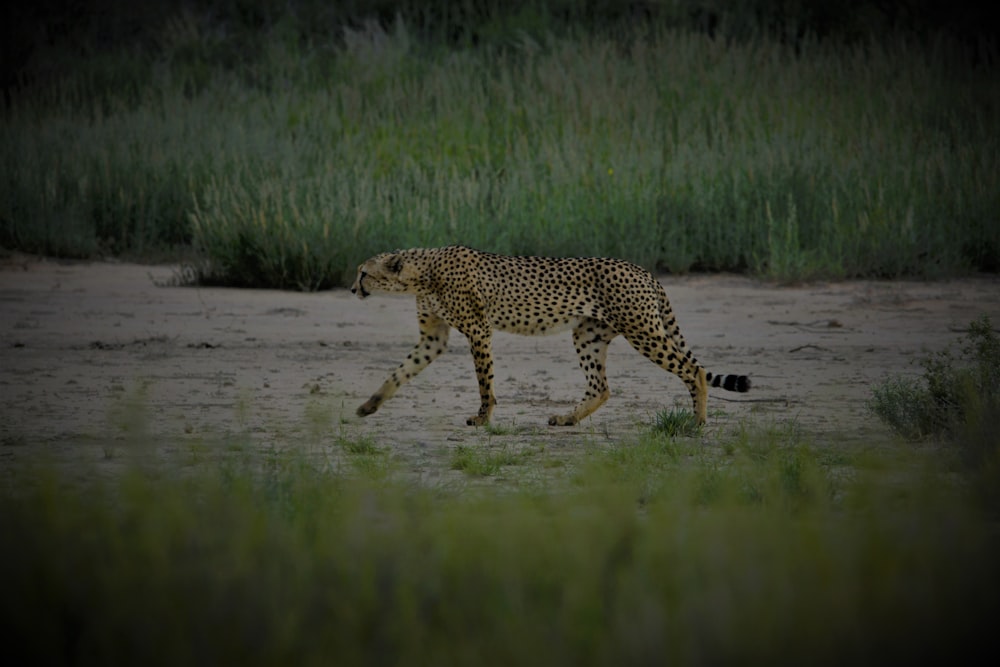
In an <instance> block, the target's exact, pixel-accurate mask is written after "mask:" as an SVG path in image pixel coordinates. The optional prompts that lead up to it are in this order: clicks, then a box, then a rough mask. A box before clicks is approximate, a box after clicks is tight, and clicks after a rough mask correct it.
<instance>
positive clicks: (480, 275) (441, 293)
mask: <svg viewBox="0 0 1000 667" xmlns="http://www.w3.org/2000/svg"><path fill="white" fill-rule="evenodd" d="M351 291H352V292H353V293H355V294H357V295H358V297H359V298H362V299H363V298H365V297H367V296H368V295H369V294H371V293H373V292H397V293H405V294H414V295H416V298H417V316H418V319H419V322H420V341H419V342H418V343H417V345H416V347H414V348H413V351H412V352H410V354H408V355H407V357H406V359H405V360H404V361H403V363H401V364H400V365H399V367H398V368H397V369H396V370H395V371H393V373H392V374H391V375H390V376H389V377H388V379H387V380H386V381H385V382H384V383H383V384H382V386H381V387H380V388H379V389H378V391H376V392H375V394H373V395H372V397H371V398H369V399H368V400H367V401H366V402H365V403H364V404H363V405H362V406H361V407H359V408H358V414H359V415H361V416H365V415H370V414H372V413H373V412H375V411H376V410H378V409H379V407H380V406H381V405H382V404H383V403H384V402H386V401H387V400H389V399H390V398H392V396H393V395H394V394H395V393H396V391H397V390H398V389H399V388H400V387H401V386H402V385H403V384H405V383H406V382H408V381H409V380H411V379H413V377H414V376H416V375H417V373H419V372H420V371H422V370H423V369H424V368H426V367H427V365H428V364H430V363H431V362H432V361H434V359H436V358H437V357H438V356H439V355H440V354H441V353H442V352H444V349H445V346H446V344H447V342H448V332H449V330H450V328H451V327H454V328H456V329H458V330H459V331H460V332H461V333H462V334H464V335H465V336H466V337H467V338H468V339H469V344H470V346H471V349H472V357H473V359H474V360H475V364H476V377H477V378H478V380H479V395H480V406H479V412H478V413H476V414H475V415H473V416H472V417H469V419H468V420H467V423H468V424H470V425H480V424H485V423H488V422H489V421H490V418H491V417H492V415H493V408H494V406H495V405H496V398H495V397H494V394H493V351H492V334H493V331H494V330H497V331H508V332H511V333H517V334H523V335H528V336H538V335H547V334H553V333H557V332H560V331H565V330H567V329H571V330H572V331H573V343H574V344H575V345H576V352H577V355H578V356H579V360H580V367H581V368H582V369H583V372H584V373H585V374H586V376H587V393H586V395H585V396H584V398H583V400H581V401H580V403H579V404H577V406H576V408H575V409H574V410H573V411H572V412H570V413H569V414H566V415H554V416H552V417H551V418H550V419H549V424H552V425H569V424H576V423H578V422H579V421H580V420H581V419H583V418H584V417H586V416H587V415H589V414H591V413H592V412H594V411H595V410H597V408H599V407H601V405H603V404H604V402H605V401H606V400H608V396H609V395H610V392H609V391H608V383H607V378H606V377H605V371H604V368H605V366H604V362H605V358H606V356H607V351H608V344H609V343H610V342H611V341H612V339H614V338H615V337H616V336H619V335H621V336H624V337H625V339H626V340H627V341H628V342H629V343H630V344H631V345H632V347H634V348H635V349H636V350H638V351H639V352H641V353H642V354H643V355H644V356H645V357H647V358H648V359H650V360H651V361H652V362H653V363H655V364H657V365H658V366H660V367H661V368H663V369H664V370H667V371H670V372H671V373H673V374H675V375H677V376H678V377H679V378H680V379H681V380H683V381H684V384H685V385H687V388H688V391H690V392H691V398H692V400H693V401H694V411H695V414H696V416H697V418H698V422H699V423H702V424H703V423H705V419H706V411H707V399H708V387H709V386H712V387H722V388H723V389H727V390H730V391H741V392H742V391H747V390H748V389H749V388H750V381H749V379H748V378H747V377H746V376H745V375H713V374H712V373H706V371H705V369H704V368H702V366H701V365H699V364H698V362H697V361H696V360H695V358H694V356H693V355H692V354H691V351H690V350H689V349H687V344H686V343H685V342H684V338H683V337H682V336H681V334H680V330H679V329H678V327H677V321H676V320H675V319H674V315H673V311H672V310H671V308H670V302H669V301H668V300H667V294H666V292H665V291H664V289H663V286H662V285H660V283H659V282H658V281H657V280H656V279H655V278H654V277H653V275H652V274H650V273H649V272H648V271H646V270H644V269H642V268H640V267H638V266H636V265H634V264H631V263H629V262H626V261H623V260H619V259H607V258H600V257H586V258H565V259H555V258H549V257H507V256H503V255H494V254H492V253H486V252H480V251H478V250H473V249H472V248H466V247H463V246H448V247H446V248H413V249H410V250H398V251H396V252H388V253H382V254H380V255H376V256H375V257H372V258H371V259H369V260H367V261H366V262H365V263H364V264H362V265H361V266H359V267H358V275H357V279H356V280H355V281H354V285H353V286H352V287H351Z"/></svg>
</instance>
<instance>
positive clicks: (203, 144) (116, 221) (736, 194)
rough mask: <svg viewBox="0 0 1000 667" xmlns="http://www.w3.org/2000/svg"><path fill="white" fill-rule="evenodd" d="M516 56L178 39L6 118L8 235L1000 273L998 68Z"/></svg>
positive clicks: (277, 37) (210, 35) (586, 51)
mask: <svg viewBox="0 0 1000 667" xmlns="http://www.w3.org/2000/svg"><path fill="white" fill-rule="evenodd" d="M513 35H514V36H512V37H510V38H508V39H506V40H504V41H502V42H500V43H498V44H497V43H495V44H492V45H489V46H483V47H481V48H472V47H467V48H458V47H453V48H446V47H444V46H443V44H441V43H436V42H428V41H426V40H422V39H419V38H418V37H416V36H414V35H413V34H411V32H410V30H409V28H408V25H407V23H406V22H405V21H404V20H402V19H397V20H396V21H395V22H392V23H390V24H388V25H387V27H385V28H383V27H381V26H380V24H378V23H374V22H371V23H367V24H363V25H361V26H360V27H354V28H345V29H343V30H342V31H338V32H337V33H336V34H330V35H329V36H328V40H327V41H324V40H322V39H321V38H320V37H318V36H317V35H316V34H313V35H312V39H311V40H310V41H305V42H303V41H302V40H299V39H295V38H293V37H294V36H292V37H290V36H289V35H288V34H287V32H283V31H282V30H280V29H278V28H275V29H273V30H271V31H270V32H268V33H267V34H263V35H261V40H260V43H259V44H258V46H257V48H258V49H259V52H255V59H254V61H253V63H252V64H249V65H247V66H246V67H243V68H229V69H223V68H217V67H215V66H213V65H212V61H211V59H209V58H207V57H202V56H199V55H198V54H199V53H201V51H204V50H206V49H208V50H211V45H212V43H213V42H212V40H213V39H219V38H218V36H217V33H216V32H213V31H212V26H211V25H206V24H204V23H202V22H200V20H199V19H198V17H197V16H192V15H182V17H181V18H179V19H175V20H172V21H167V22H165V25H164V27H163V29H162V35H161V36H160V42H159V43H160V44H161V51H160V52H159V53H160V55H159V58H158V59H157V60H156V61H155V62H154V63H153V64H152V65H150V67H149V73H148V76H147V79H146V80H144V81H143V82H142V85H141V86H140V87H139V89H138V92H135V93H130V94H129V95H127V96H124V95H123V96H122V97H121V98H118V97H115V96H114V95H113V94H112V95H110V99H109V96H108V95H107V94H106V91H104V90H103V89H100V92H101V94H100V95H99V94H98V92H99V89H98V88H97V85H96V84H94V83H92V82H89V81H82V82H81V81H79V80H70V81H69V82H68V83H66V84H64V85H63V86H61V87H60V86H57V85H52V86H49V87H39V88H38V89H27V90H25V91H24V94H23V95H22V96H20V97H17V98H15V99H14V100H12V101H11V102H10V103H9V104H8V105H7V106H6V108H5V109H4V113H3V125H2V127H0V157H2V161H0V165H2V167H0V169H2V170H3V178H0V242H2V243H3V244H4V245H7V246H12V247H16V248H21V249H24V250H31V251H39V252H47V253H56V254H65V255H92V254H94V253H98V252H121V251H133V252H142V251H143V250H144V249H147V248H150V247H157V246H162V245H178V244H180V245H184V244H188V243H190V244H192V245H193V246H194V248H196V250H197V252H198V256H199V258H200V259H199V261H197V262H195V269H196V274H197V275H198V277H199V278H200V279H201V280H203V281H206V282H221V283H227V284H237V285H268V286H279V287H297V288H302V289H319V288H324V287H329V286H332V285H342V284H346V283H347V282H348V281H349V280H350V275H351V273H352V271H353V267H354V266H356V265H357V263H358V262H359V261H361V260H362V259H364V258H365V257H366V256H368V255H371V254H374V253H375V252H378V251H382V250H385V249H388V248H394V247H406V246H417V245H428V246H429V245H440V244H449V243H464V244H468V245H473V246H476V247H479V248H482V249H487V250H491V251H496V252H503V253H531V254H555V255H614V256H619V257H624V258H628V259H630V260H633V261H635V262H637V263H639V264H642V265H644V266H646V267H648V268H661V269H667V270H670V271H676V272H683V271H689V270H693V269H709V270H738V271H752V272H755V273H758V274H761V275H766V276H771V277H776V278H801V277H811V276H826V277H849V276H886V277H891V276H901V275H916V276H935V275H945V274H954V273H961V272H964V271H967V270H970V269H988V270H995V269H996V267H997V266H998V265H1000V218H998V213H997V212H998V211H1000V164H998V156H1000V145H998V141H1000V140H998V137H1000V88H998V87H997V86H995V85H992V84H993V81H994V80H995V75H996V72H995V65H994V64H993V63H995V62H996V60H995V57H994V58H993V59H992V60H990V59H987V60H986V61H985V62H984V63H981V64H979V65H978V66H977V67H970V66H968V58H967V56H968V54H967V51H966V50H964V49H963V48H962V47H959V46H958V45H957V44H955V43H953V42H950V41H948V40H946V39H941V40H939V41H935V42H934V43H933V44H931V45H930V46H928V45H927V44H917V43H916V42H914V41H913V40H911V39H909V38H907V37H905V36H904V35H901V34H900V35H892V34H890V35H887V36H885V37H883V38H881V39H879V40H877V41H876V40H871V41H860V42H853V43H851V44H850V45H847V44H843V43H839V42H837V41H835V40H827V41H823V42H819V41H816V40H811V39H809V38H808V37H805V38H803V39H802V40H799V41H798V42H796V43H795V44H794V45H790V44H786V43H783V42H782V41H780V40H778V39H773V38H771V37H769V36H768V35H767V34H766V33H761V34H759V35H758V36H757V37H756V38H754V39H745V40H742V41H726V40H722V39H712V38H710V37H709V36H707V35H705V34H701V33H697V32H692V31H689V30H681V29H667V28H662V27H657V26H656V25H655V24H651V25H649V26H647V27H646V28H641V27H640V28H636V29H634V30H632V31H631V32H630V33H628V34H627V35H625V36H623V35H621V34H618V35H613V36H608V35H603V34H602V33H600V32H595V31H587V30H580V31H577V32H575V33H572V34H563V33H561V34H559V35H556V34H553V33H542V34H533V33H531V32H527V31H525V32H520V33H518V32H514V33H513ZM199 49H200V50H201V51H199ZM994 56H995V54H994ZM81 101H82V102H81Z"/></svg>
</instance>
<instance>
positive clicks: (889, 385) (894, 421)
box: [869, 315, 1000, 465]
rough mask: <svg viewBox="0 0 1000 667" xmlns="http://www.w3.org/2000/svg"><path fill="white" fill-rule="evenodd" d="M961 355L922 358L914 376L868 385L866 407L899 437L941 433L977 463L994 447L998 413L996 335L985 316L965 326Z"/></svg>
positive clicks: (998, 341) (999, 363)
mask: <svg viewBox="0 0 1000 667" xmlns="http://www.w3.org/2000/svg"><path fill="white" fill-rule="evenodd" d="M960 345H961V353H959V354H956V353H954V352H953V351H952V350H943V351H941V352H938V353H937V354H935V355H931V356H928V357H927V358H925V359H924V360H923V361H922V362H921V365H922V366H923V368H924V374H923V376H921V377H920V378H917V379H906V378H889V379H887V380H886V381H885V382H883V383H882V384H881V385H879V386H877V387H875V388H874V389H873V396H872V400H871V402H870V403H869V408H870V409H871V411H872V412H873V413H874V414H875V415H877V416H878V417H879V418H881V419H882V420H883V421H884V422H885V423H887V424H888V425H889V426H890V427H891V428H892V429H893V430H894V431H896V432H897V433H899V434H900V435H902V436H903V437H905V438H907V439H911V440H917V439H922V438H927V437H941V438H943V439H944V440H946V441H949V442H954V443H958V444H960V445H962V451H963V453H964V455H965V457H966V459H967V460H968V461H969V462H971V463H975V464H977V465H978V464H982V463H984V462H985V461H986V459H988V458H990V457H991V456H994V455H995V454H996V453H997V451H998V447H997V445H998V442H1000V439H998V438H997V436H996V435H995V431H993V428H992V424H994V423H995V421H996V419H997V418H998V417H1000V338H998V336H997V334H996V332H995V331H994V330H993V326H992V324H991V322H990V318H989V317H988V316H986V315H983V316H982V317H980V318H979V319H977V320H974V321H973V322H971V323H970V324H969V329H968V332H967V333H966V335H965V336H964V337H962V339H961V340H960Z"/></svg>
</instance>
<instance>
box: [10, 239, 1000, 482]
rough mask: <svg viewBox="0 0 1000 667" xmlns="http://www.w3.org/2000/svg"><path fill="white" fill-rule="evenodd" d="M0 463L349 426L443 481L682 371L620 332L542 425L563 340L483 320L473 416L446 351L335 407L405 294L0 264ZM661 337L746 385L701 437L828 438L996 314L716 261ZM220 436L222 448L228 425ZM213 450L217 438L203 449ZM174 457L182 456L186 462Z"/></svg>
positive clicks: (628, 410) (936, 293) (655, 399)
mask: <svg viewBox="0 0 1000 667" xmlns="http://www.w3.org/2000/svg"><path fill="white" fill-rule="evenodd" d="M0 264H2V265H0V398H2V408H0V410H2V411H0V468H2V467H7V468H8V471H10V470H13V469H16V468H17V467H18V465H19V464H23V463H26V462H30V461H33V460H37V459H38V458H39V457H41V458H46V459H54V460H56V461H60V462H64V463H66V464H69V465H74V464H76V463H82V462H91V463H93V464H94V465H96V466H98V467H100V466H101V465H113V464H114V462H115V461H116V460H118V458H119V457H117V455H116V451H117V448H125V447H127V446H128V443H129V442H131V441H134V440H139V439H141V440H143V441H146V442H148V443H152V445H153V446H152V447H151V448H149V449H147V450H144V451H147V454H148V455H150V456H155V457H158V458H161V459H162V458H168V459H169V458H170V457H182V458H183V457H187V458H188V459H191V460H194V459H192V452H199V451H200V452H204V451H205V450H206V449H208V450H210V449H211V447H212V446H213V444H212V443H225V442H227V438H231V436H238V437H239V438H242V440H240V442H243V443H244V445H243V446H244V447H245V446H246V443H248V442H249V443H250V446H251V447H256V446H258V445H259V446H260V447H262V448H267V447H278V448H289V447H291V448H295V447H302V448H314V449H315V448H320V449H323V448H325V449H327V450H329V451H332V450H333V449H335V448H336V447H337V442H338V439H343V438H347V439H353V440H357V439H362V438H370V439H371V440H372V441H373V442H374V443H376V444H377V445H379V446H382V447H385V448H388V449H389V450H390V451H391V455H392V457H393V459H394V460H395V461H397V462H398V463H399V464H400V466H401V468H403V469H405V470H409V471H412V472H413V473H416V474H417V475H418V476H419V477H421V478H423V479H425V480H429V481H434V480H440V479H447V478H449V476H451V477H454V476H455V475H459V476H460V473H456V472H454V471H450V470H449V469H450V466H449V460H450V456H451V452H452V450H453V449H454V448H455V447H456V446H458V445H463V444H464V445H471V446H486V447H498V446H503V447H529V446H530V447H536V448H544V449H545V450H546V451H547V452H548V453H549V454H550V455H553V456H572V455H573V453H574V452H581V451H584V450H586V449H587V448H593V447H601V446H603V445H604V444H605V443H607V442H608V441H609V440H610V439H613V440H616V441H617V440H621V439H623V438H626V439H627V438H628V436H629V435H630V434H634V433H637V432H638V431H639V430H640V429H642V428H644V426H645V425H646V424H648V423H649V422H650V421H651V420H652V419H653V417H654V416H655V414H656V412H657V411H659V410H661V409H663V408H665V407H672V406H675V405H677V406H682V407H690V403H689V398H688V395H687V391H686V390H685V388H684V385H683V384H682V383H681V382H680V381H679V380H678V379H677V378H675V377H673V376H670V375H667V374H665V373H664V372H663V371H662V370H660V369H659V368H657V367H655V366H654V365H653V364H651V363H649V362H648V361H647V360H646V359H644V358H643V357H641V356H640V355H639V354H637V353H636V352H635V351H633V350H632V349H631V348H630V347H629V345H628V344H627V343H626V342H624V340H622V339H621V338H619V339H617V340H615V342H614V343H613V344H612V346H611V349H610V351H609V354H608V364H607V365H608V379H609V382H610V384H611V389H612V397H611V399H610V400H609V401H608V402H607V403H606V404H605V405H604V407H602V408H601V409H600V410H598V411H597V412H596V413H595V414H594V415H593V416H592V417H590V418H589V419H587V420H585V422H584V423H582V424H580V425H578V426H576V427H570V428H566V427H550V426H547V425H546V422H547V419H548V416H549V415H550V414H554V413H558V412H567V411H569V410H570V409H571V407H572V405H573V404H575V402H576V401H577V400H578V399H579V398H580V397H581V394H582V392H583V390H584V385H583V376H582V373H581V371H580V369H579V368H578V367H577V364H576V359H575V353H574V351H573V346H572V342H571V340H570V337H569V334H568V333H565V334H560V335H557V336H552V337H544V338H526V337H517V336H511V335H507V334H497V335H496V337H495V339H494V353H495V356H496V393H497V400H498V405H497V408H496V412H495V414H494V421H495V423H496V424H498V425H499V426H501V427H503V431H502V432H501V433H499V434H497V433H494V434H490V433H488V432H487V431H486V430H485V429H475V428H473V427H469V426H466V425H465V419H466V417H468V416H469V415H471V414H473V413H474V412H475V411H476V409H477V404H478V395H477V392H476V383H475V376H474V373H473V365H472V359H471V356H470V355H469V352H468V346H467V344H466V341H465V340H464V338H463V337H462V336H461V335H460V334H458V333H457V332H452V337H451V340H450V345H449V350H448V352H447V353H446V354H445V355H443V356H442V357H441V358H440V359H438V360H437V361H436V362H435V363H434V364H432V365H431V366H430V367H429V368H428V369H427V370H426V371H424V372H423V374H421V375H420V376H419V377H418V378H416V379H415V380H414V381H413V382H411V383H410V384H409V385H407V386H406V387H404V388H403V389H402V390H400V392H399V393H398V394H397V395H396V397H395V398H394V399H392V400H391V401H389V402H388V403H386V404H385V406H383V408H382V409H381V410H380V411H379V412H378V413H376V414H374V415H372V416H370V417H367V418H364V419H362V418H359V417H357V416H355V413H354V410H355V409H356V408H357V406H358V405H360V404H361V403H362V402H364V400H365V399H366V398H367V397H368V396H369V395H370V394H371V393H372V392H373V391H374V390H375V389H376V388H377V387H378V386H379V384H380V383H381V382H382V381H383V379H384V378H385V376H386V375H387V374H388V373H389V372H390V371H391V370H392V369H393V368H394V367H395V365H396V364H397V363H398V362H400V361H401V360H402V359H403V357H405V356H406V354H407V353H408V352H409V350H410V348H411V346H412V345H413V343H414V342H415V341H416V338H417V331H416V322H415V316H414V303H413V299H412V297H387V296H378V295H376V296H374V297H372V298H370V299H368V300H366V301H364V302H362V301H360V300H358V299H357V298H355V297H354V296H353V295H351V294H350V292H348V291H347V290H335V291H332V292H324V293H316V294H302V293H292V292H280V291H263V290H236V289H222V288H218V289H217V288H212V289H209V288H196V287H185V286H175V285H176V283H177V281H176V277H177V275H178V274H177V269H176V267H171V266H141V265H134V264H123V263H59V262H55V261H45V260H38V259H34V258H27V257H20V256H13V257H7V258H6V259H4V260H2V262H0ZM662 281H663V283H664V285H665V286H666V289H667V293H668V295H669V296H670V298H671V302H672V304H673V306H674V310H675V312H676V314H677V317H678V321H679V323H680V326H681V331H682V332H683V333H684V335H685V337H686V339H687V341H688V343H689V345H690V346H691V347H692V348H693V349H694V352H695V354H696V355H697V357H698V358H699V360H700V361H701V362H702V363H703V364H704V365H705V366H706V367H707V368H708V369H709V370H712V371H713V372H722V373H741V374H744V373H745V374H747V375H749V376H750V377H751V379H752V381H753V388H752V390H751V392H750V393H747V394H734V393H728V392H725V391H722V390H712V391H711V392H710V395H709V427H708V429H707V430H706V432H705V435H704V438H705V439H706V441H709V442H710V441H711V440H712V438H713V437H714V436H717V435H718V434H719V433H720V432H724V430H725V429H732V428H734V427H735V426H736V425H738V424H740V423H741V422H742V421H744V420H746V419H748V418H749V419H753V420H757V421H767V420H771V421H784V420H795V422H796V423H797V424H798V425H799V427H800V428H802V429H804V430H805V431H806V432H807V433H808V434H810V437H812V438H813V439H814V440H815V441H816V442H817V443H820V444H822V445H824V446H837V445H838V444H839V443H846V442H853V441H858V440H864V439H866V438H867V439H871V438H874V437H883V436H882V434H884V433H885V429H884V427H883V426H881V424H880V423H879V422H878V421H877V420H876V419H875V418H874V417H872V416H871V415H870V414H869V413H868V412H867V410H866V407H865V404H866V401H867V400H868V399H869V398H870V395H871V386H872V385H873V384H874V383H876V382H878V381H880V380H881V379H882V378H884V377H885V376H886V375H887V374H916V373H919V371H920V368H919V366H918V365H916V363H915V361H916V360H918V359H919V358H921V356H922V355H923V353H925V352H927V351H933V350H937V349H941V348H942V347H943V346H947V345H949V344H951V343H952V342H953V341H955V339H956V338H957V337H958V336H959V335H960V333H961V331H962V330H963V329H964V328H965V326H966V325H967V324H968V323H969V321H971V320H972V319H974V318H975V317H977V316H979V315H980V314H982V313H984V312H985V313H988V314H989V315H990V316H991V317H992V318H993V319H994V321H995V322H1000V280H998V278H997V277H996V276H988V277H977V278H970V279H962V280H950V281H944V282H929V283H927V282H867V281H852V282H842V283H815V284H807V285H796V286H778V285H774V284H768V283H764V282H760V281H757V280H754V279H750V278H745V277H736V276H728V275H722V276H719V275H711V276H708V275H693V276H682V277H677V276H663V277H662ZM228 442H230V445H229V446H232V444H231V440H228ZM218 446H220V447H223V446H224V445H222V444H218ZM194 458H195V459H196V458H197V457H194Z"/></svg>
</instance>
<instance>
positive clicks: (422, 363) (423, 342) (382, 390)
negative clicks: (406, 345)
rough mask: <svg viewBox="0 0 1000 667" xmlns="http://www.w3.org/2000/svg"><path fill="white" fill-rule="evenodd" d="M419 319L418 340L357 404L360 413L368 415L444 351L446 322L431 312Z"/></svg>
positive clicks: (446, 334) (447, 327)
mask: <svg viewBox="0 0 1000 667" xmlns="http://www.w3.org/2000/svg"><path fill="white" fill-rule="evenodd" d="M419 320H420V342H418V343H417V344H416V346H414V348H413V351H412V352H410V353H409V354H408V355H406V359H404V360H403V363H401V364H400V365H399V367H398V368H397V369H396V370H394V371H393V372H392V375H390V376H389V378H388V379H387V380H386V381H385V382H383V383H382V386H381V387H379V389H378V391H376V392H375V393H374V394H372V397H371V398H369V399H368V400H367V401H365V402H364V404H363V405H362V406H361V407H359V408H358V416H359V417H367V416H368V415H370V414H372V413H373V412H375V411H376V410H378V409H379V407H381V405H382V404H383V403H385V402H386V401H388V400H389V399H390V398H392V397H393V395H394V394H395V393H396V391H397V390H398V389H399V388H400V387H402V386H403V385H404V384H406V383H407V382H409V381H410V380H412V379H413V378H414V377H415V376H416V375H417V373H419V372H420V371H422V370H423V369H425V368H427V366H428V365H429V364H430V363H431V362H432V361H434V360H435V359H437V358H438V357H439V356H441V353H442V352H444V349H445V347H447V345H448V331H449V329H450V327H449V326H448V323H447V322H445V321H444V320H442V319H441V318H440V317H438V316H437V315H434V314H431V313H421V314H420V316H419Z"/></svg>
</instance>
